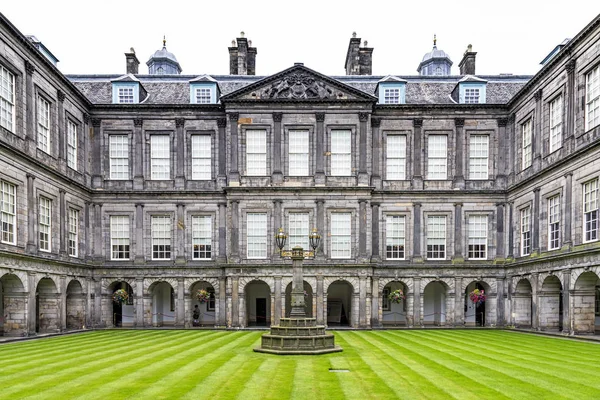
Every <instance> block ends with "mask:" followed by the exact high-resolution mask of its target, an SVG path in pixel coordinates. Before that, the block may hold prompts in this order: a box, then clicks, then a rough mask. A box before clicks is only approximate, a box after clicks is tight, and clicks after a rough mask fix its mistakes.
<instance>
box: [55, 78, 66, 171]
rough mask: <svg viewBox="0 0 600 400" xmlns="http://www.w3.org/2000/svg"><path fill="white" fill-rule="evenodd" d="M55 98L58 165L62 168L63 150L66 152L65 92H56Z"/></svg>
mask: <svg viewBox="0 0 600 400" xmlns="http://www.w3.org/2000/svg"><path fill="white" fill-rule="evenodd" d="M56 98H57V99H58V102H57V104H56V105H57V106H58V118H57V119H58V129H57V132H58V165H59V166H60V167H61V168H62V167H64V165H66V162H65V159H66V155H65V153H66V152H65V150H66V140H65V139H66V136H67V135H66V133H65V107H64V102H65V92H63V91H62V90H60V89H59V90H57V91H56Z"/></svg>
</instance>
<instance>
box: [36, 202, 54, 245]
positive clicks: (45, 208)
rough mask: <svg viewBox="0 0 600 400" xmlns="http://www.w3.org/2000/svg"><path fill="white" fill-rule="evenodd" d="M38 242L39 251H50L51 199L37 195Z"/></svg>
mask: <svg viewBox="0 0 600 400" xmlns="http://www.w3.org/2000/svg"><path fill="white" fill-rule="evenodd" d="M38 218H39V219H38V231H39V233H38V239H39V241H38V244H39V249H40V251H44V252H48V253H49V252H51V251H52V200H50V199H48V198H46V197H43V196H40V197H39V214H38Z"/></svg>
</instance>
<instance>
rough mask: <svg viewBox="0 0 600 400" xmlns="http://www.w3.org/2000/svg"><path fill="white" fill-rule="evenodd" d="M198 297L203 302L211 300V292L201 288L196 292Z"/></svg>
mask: <svg viewBox="0 0 600 400" xmlns="http://www.w3.org/2000/svg"><path fill="white" fill-rule="evenodd" d="M196 298H197V299H198V301H199V302H200V303H202V304H204V303H207V302H208V301H209V300H210V293H208V291H206V290H204V289H200V290H198V291H197V292H196Z"/></svg>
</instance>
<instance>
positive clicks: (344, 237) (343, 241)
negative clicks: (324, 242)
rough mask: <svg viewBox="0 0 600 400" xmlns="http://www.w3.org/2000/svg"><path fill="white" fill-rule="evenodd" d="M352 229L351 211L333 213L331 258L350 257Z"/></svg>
mask: <svg viewBox="0 0 600 400" xmlns="http://www.w3.org/2000/svg"><path fill="white" fill-rule="evenodd" d="M351 229H352V214H351V213H334V214H331V258H350V256H351V240H352V235H351Z"/></svg>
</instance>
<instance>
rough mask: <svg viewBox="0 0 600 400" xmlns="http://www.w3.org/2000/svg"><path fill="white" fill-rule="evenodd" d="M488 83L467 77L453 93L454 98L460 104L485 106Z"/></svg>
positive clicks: (470, 76) (473, 77)
mask: <svg viewBox="0 0 600 400" xmlns="http://www.w3.org/2000/svg"><path fill="white" fill-rule="evenodd" d="M486 86H487V81H486V80H484V79H480V78H477V77H476V76H472V75H467V76H465V77H464V78H463V79H461V80H460V81H459V82H458V85H456V87H455V88H454V90H453V91H452V98H453V99H454V101H456V102H457V103H460V104H484V103H485V102H486Z"/></svg>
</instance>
